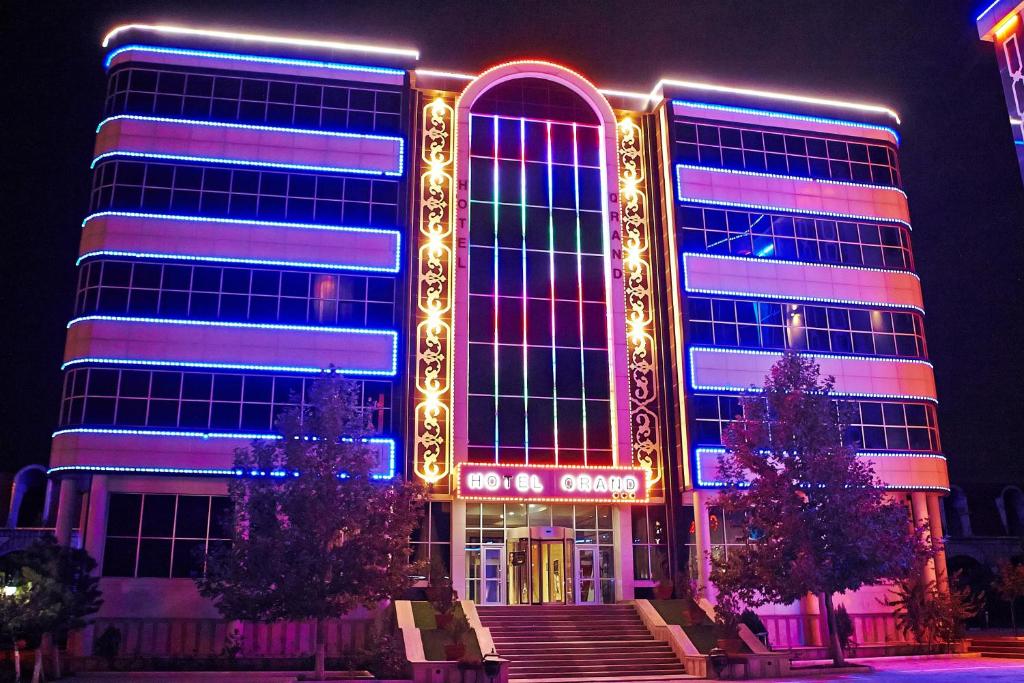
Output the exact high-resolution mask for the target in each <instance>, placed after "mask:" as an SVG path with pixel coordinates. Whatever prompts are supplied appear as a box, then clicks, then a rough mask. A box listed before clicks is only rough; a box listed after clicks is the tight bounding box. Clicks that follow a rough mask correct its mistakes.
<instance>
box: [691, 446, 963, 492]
mask: <svg viewBox="0 0 1024 683" xmlns="http://www.w3.org/2000/svg"><path fill="white" fill-rule="evenodd" d="M725 453H726V449H725V448H721V447H713V448H708V447H704V446H698V447H697V448H696V449H694V460H695V461H696V462H695V464H696V470H697V483H698V484H699V485H700V486H707V487H710V488H723V487H725V486H728V485H729V484H728V483H727V482H724V481H718V480H711V481H708V480H705V479H704V478H703V477H702V476H701V469H700V457H701V455H703V454H707V455H725ZM857 457H858V458H862V457H863V458H927V459H933V460H942V461H945V460H946V456H944V455H942V454H940V453H912V452H898V451H890V452H885V453H879V452H875V451H858V452H857ZM740 486H741V488H745V487H744V486H743V485H742V484H741V485H740ZM883 488H885V489H889V490H900V491H909V490H928V491H949V488H947V487H945V486H930V485H921V486H895V485H892V484H884V485H883Z"/></svg>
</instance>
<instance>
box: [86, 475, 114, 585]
mask: <svg viewBox="0 0 1024 683" xmlns="http://www.w3.org/2000/svg"><path fill="white" fill-rule="evenodd" d="M109 505H110V500H109V498H108V496H107V475H105V474H94V475H92V482H91V483H90V485H89V513H88V515H87V516H86V523H85V529H84V530H83V531H84V535H83V537H82V547H83V548H84V549H85V550H86V552H88V553H89V555H90V556H91V557H92V559H94V560H96V563H97V564H98V565H99V566H100V567H102V566H103V544H104V542H105V541H106V536H107V509H108V506H109Z"/></svg>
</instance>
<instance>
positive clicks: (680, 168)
mask: <svg viewBox="0 0 1024 683" xmlns="http://www.w3.org/2000/svg"><path fill="white" fill-rule="evenodd" d="M683 170H687V171H704V172H706V173H724V174H728V175H743V176H751V177H754V178H776V179H778V180H789V181H793V182H799V183H813V184H815V185H843V186H846V187H863V188H867V189H869V190H884V191H886V192H899V193H900V194H901V195H903V196H904V197H906V196H907V193H906V192H904V191H903V190H901V189H900V188H898V187H890V186H888V185H872V184H871V183H851V182H849V181H846V180H828V179H826V178H804V177H801V176H793V175H784V174H782V173H763V172H761V171H739V170H736V169H733V168H714V167H711V166H696V165H693V164H676V182H677V183H678V184H679V188H680V192H681V191H682V185H683V178H682V173H681V172H682V171H683Z"/></svg>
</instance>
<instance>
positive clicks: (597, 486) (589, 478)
mask: <svg viewBox="0 0 1024 683" xmlns="http://www.w3.org/2000/svg"><path fill="white" fill-rule="evenodd" d="M457 470H458V471H457V473H456V486H457V488H456V492H455V495H456V497H458V498H461V499H463V500H495V501H496V500H514V501H534V502H547V503H646V502H647V499H648V484H649V474H648V471H647V470H645V469H643V468H640V467H561V466H558V465H488V464H484V463H460V464H459V465H458V468H457Z"/></svg>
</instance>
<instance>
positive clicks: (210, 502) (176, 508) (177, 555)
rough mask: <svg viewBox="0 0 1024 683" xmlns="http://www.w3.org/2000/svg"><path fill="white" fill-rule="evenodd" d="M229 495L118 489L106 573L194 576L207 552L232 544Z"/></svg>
mask: <svg viewBox="0 0 1024 683" xmlns="http://www.w3.org/2000/svg"><path fill="white" fill-rule="evenodd" d="M230 507H231V501H230V499H228V498H227V497H226V496H187V495H173V494H155V493H113V494H111V495H110V508H109V511H108V517H107V537H106V546H105V547H104V550H103V576H131V577H158V578H164V579H166V578H191V577H195V576H198V575H200V574H201V573H202V572H203V571H205V558H206V554H207V553H208V552H212V551H214V550H215V549H217V548H218V547H221V546H225V545H227V544H229V543H230V542H231V541H230V538H231V531H230V526H229V524H230Z"/></svg>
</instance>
